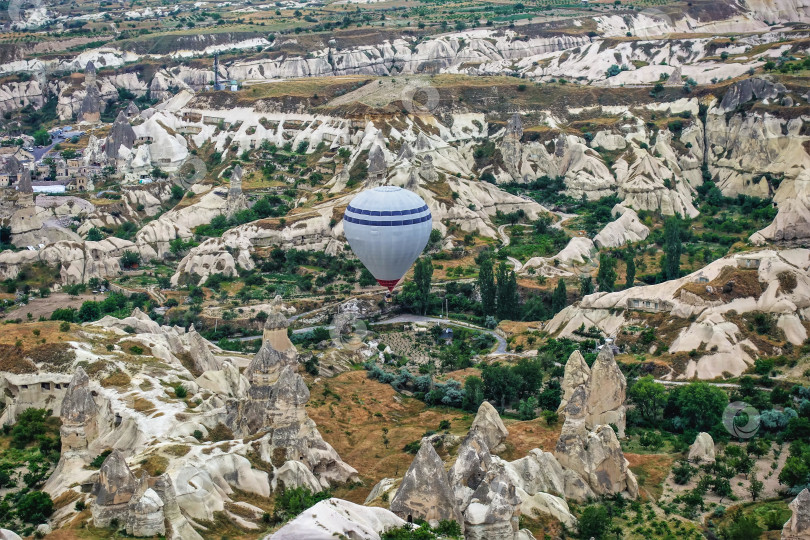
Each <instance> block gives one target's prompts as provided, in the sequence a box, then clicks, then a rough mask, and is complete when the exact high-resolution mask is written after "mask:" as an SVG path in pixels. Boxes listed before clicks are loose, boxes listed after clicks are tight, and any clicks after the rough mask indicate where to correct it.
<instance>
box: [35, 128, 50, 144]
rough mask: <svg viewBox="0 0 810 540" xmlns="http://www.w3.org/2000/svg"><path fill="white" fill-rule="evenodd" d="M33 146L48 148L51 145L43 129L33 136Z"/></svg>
mask: <svg viewBox="0 0 810 540" xmlns="http://www.w3.org/2000/svg"><path fill="white" fill-rule="evenodd" d="M33 137H34V144H35V145H37V146H48V145H49V144H51V136H50V135H49V134H48V132H47V131H45V128H41V129H38V130H37V131H35V132H34V134H33Z"/></svg>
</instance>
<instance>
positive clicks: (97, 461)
mask: <svg viewBox="0 0 810 540" xmlns="http://www.w3.org/2000/svg"><path fill="white" fill-rule="evenodd" d="M110 454H112V450H109V449H107V450H104V451H103V452H102V453H100V454H99V455H97V456H96V457H95V458H93V461H91V462H90V467H92V468H93V469H100V468H101V466H102V465H103V464H104V460H105V459H107V456H109V455H110Z"/></svg>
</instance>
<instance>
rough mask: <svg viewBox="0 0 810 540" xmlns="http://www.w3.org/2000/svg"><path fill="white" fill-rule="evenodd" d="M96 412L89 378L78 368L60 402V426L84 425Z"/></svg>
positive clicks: (96, 408)
mask: <svg viewBox="0 0 810 540" xmlns="http://www.w3.org/2000/svg"><path fill="white" fill-rule="evenodd" d="M97 412H98V407H97V406H96V402H95V400H94V399H93V394H92V393H91V391H90V377H88V376H87V373H86V372H85V371H84V369H83V368H82V367H81V366H79V367H77V368H76V372H75V373H74V374H73V378H72V379H71V380H70V384H69V385H68V388H67V391H66V392H65V397H64V399H63V400H62V409H61V412H60V413H59V416H60V418H61V419H62V424H84V423H85V422H87V421H88V420H89V419H90V418H92V417H94V416H95V415H96V413H97Z"/></svg>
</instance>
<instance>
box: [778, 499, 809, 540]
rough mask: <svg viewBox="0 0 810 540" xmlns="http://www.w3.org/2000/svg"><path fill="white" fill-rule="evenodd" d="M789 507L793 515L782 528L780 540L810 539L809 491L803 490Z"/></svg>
mask: <svg viewBox="0 0 810 540" xmlns="http://www.w3.org/2000/svg"><path fill="white" fill-rule="evenodd" d="M789 506H790V510H791V512H793V515H791V516H790V519H789V520H788V522H787V523H785V526H784V527H783V528H782V540H808V539H809V538H810V490H808V489H807V488H805V489H803V490H802V491H801V493H799V494H798V495H797V496H796V498H795V499H793V502H791V503H790V505H789Z"/></svg>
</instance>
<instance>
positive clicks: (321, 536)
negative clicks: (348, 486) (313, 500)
mask: <svg viewBox="0 0 810 540" xmlns="http://www.w3.org/2000/svg"><path fill="white" fill-rule="evenodd" d="M404 525H405V520H403V519H401V518H399V517H397V516H396V515H395V514H393V513H392V512H389V511H388V510H385V509H384V508H371V507H368V506H361V505H359V504H354V503H351V502H349V501H344V500H341V499H327V500H325V501H321V502H319V503H318V504H316V505H315V506H313V507H311V508H309V509H307V511H306V512H302V513H301V514H300V515H299V516H298V517H297V518H295V519H294V520H292V521H290V522H289V523H287V524H286V525H284V526H283V527H282V528H281V529H279V530H278V531H276V532H275V533H273V534H271V535H269V536H266V537H265V539H264V540H301V539H307V540H333V539H334V538H358V539H359V538H363V539H367V540H379V538H380V535H381V534H382V533H384V532H386V531H388V530H390V529H395V528H397V527H402V526H404Z"/></svg>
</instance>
